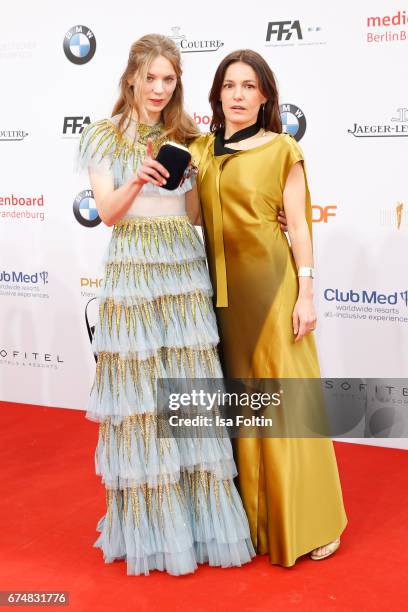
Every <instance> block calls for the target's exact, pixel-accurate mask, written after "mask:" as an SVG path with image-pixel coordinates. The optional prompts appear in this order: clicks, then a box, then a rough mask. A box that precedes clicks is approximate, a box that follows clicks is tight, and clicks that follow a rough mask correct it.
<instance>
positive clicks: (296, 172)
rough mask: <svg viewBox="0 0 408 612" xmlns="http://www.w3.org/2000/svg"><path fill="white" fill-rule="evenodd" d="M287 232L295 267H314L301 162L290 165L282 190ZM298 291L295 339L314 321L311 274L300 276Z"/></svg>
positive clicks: (294, 322) (294, 317)
mask: <svg viewBox="0 0 408 612" xmlns="http://www.w3.org/2000/svg"><path fill="white" fill-rule="evenodd" d="M283 205H284V209H285V212H286V219H287V225H288V233H289V238H290V243H291V246H292V252H293V257H294V259H295V262H296V266H297V268H300V267H302V266H307V267H313V247H312V240H311V237H310V232H309V227H308V224H307V221H306V215H305V208H306V183H305V177H304V172H303V167H302V162H296V163H295V164H293V166H292V168H291V169H290V172H289V175H288V177H287V179H286V184H285V188H284V191H283ZM298 280H299V294H298V301H297V303H296V306H295V309H294V313H293V331H294V333H295V334H296V341H298V340H300V339H301V338H302V337H303V336H304V335H305V334H306V333H308V332H309V331H312V330H313V329H314V328H315V325H316V315H315V311H314V305H313V278H311V277H300V278H299V279H298Z"/></svg>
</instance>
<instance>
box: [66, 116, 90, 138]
mask: <svg viewBox="0 0 408 612" xmlns="http://www.w3.org/2000/svg"><path fill="white" fill-rule="evenodd" d="M90 123H91V119H90V118H89V116H88V115H86V116H72V117H64V123H63V126H62V133H63V135H64V136H68V135H72V136H79V135H80V134H82V131H83V129H84V128H85V127H86V126H87V125H89V124H90Z"/></svg>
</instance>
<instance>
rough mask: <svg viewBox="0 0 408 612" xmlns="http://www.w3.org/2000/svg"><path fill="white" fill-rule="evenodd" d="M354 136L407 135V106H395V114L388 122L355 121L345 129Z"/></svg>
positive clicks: (383, 136)
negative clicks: (366, 122)
mask: <svg viewBox="0 0 408 612" xmlns="http://www.w3.org/2000/svg"><path fill="white" fill-rule="evenodd" d="M347 132H348V133H349V134H351V135H352V136H354V137H355V138H390V137H391V138H392V137H394V138H395V137H401V136H405V137H407V136H408V108H404V107H401V108H397V110H396V113H395V116H394V117H391V119H390V121H389V123H382V124H381V123H380V122H377V123H373V124H364V123H355V124H354V126H353V128H352V129H351V130H347Z"/></svg>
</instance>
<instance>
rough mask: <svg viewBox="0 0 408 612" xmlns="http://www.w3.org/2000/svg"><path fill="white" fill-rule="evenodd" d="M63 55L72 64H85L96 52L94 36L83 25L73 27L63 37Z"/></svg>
mask: <svg viewBox="0 0 408 612" xmlns="http://www.w3.org/2000/svg"><path fill="white" fill-rule="evenodd" d="M63 48H64V53H65V55H66V57H67V59H69V61H70V62H72V63H73V64H78V65H81V64H86V63H87V62H89V61H90V60H91V59H92V58H93V56H94V55H95V51H96V40H95V36H94V34H93V32H92V30H90V29H89V28H88V27H86V26H84V25H76V26H73V27H72V28H71V29H70V30H68V32H67V33H66V34H65V36H64V44H63Z"/></svg>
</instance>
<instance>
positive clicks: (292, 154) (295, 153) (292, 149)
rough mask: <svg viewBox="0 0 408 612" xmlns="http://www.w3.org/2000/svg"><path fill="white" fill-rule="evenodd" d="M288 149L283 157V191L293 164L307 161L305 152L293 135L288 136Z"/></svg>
mask: <svg viewBox="0 0 408 612" xmlns="http://www.w3.org/2000/svg"><path fill="white" fill-rule="evenodd" d="M285 137H286V143H287V147H286V150H285V154H284V157H283V164H282V171H281V187H282V190H283V189H284V187H285V184H286V179H287V178H288V174H289V172H290V169H291V168H292V166H293V164H295V163H296V162H298V161H302V162H304V161H305V158H304V155H303V151H302V148H301V146H300V145H299V143H298V142H297V140H296V139H295V138H294V136H292V135H291V134H286V135H285Z"/></svg>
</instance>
